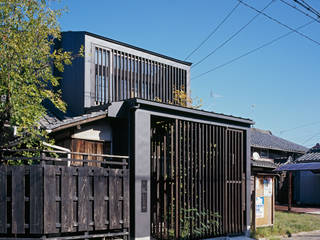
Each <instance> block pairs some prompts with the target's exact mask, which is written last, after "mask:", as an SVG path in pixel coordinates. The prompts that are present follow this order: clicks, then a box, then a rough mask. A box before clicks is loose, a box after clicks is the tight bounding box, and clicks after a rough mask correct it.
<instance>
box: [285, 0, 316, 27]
mask: <svg viewBox="0 0 320 240" xmlns="http://www.w3.org/2000/svg"><path fill="white" fill-rule="evenodd" d="M280 1H281V2H283V3H284V4H286V5H287V6H289V7H292V8H293V9H295V10H297V11H298V12H300V13H302V14H304V15H306V16H307V17H309V18H311V19H313V20H315V21H317V22H318V23H320V20H319V19H317V18H315V17H313V16H311V15H309V14H308V13H306V12H304V11H302V10H301V9H299V8H297V7H296V6H294V5H292V4H290V3H288V2H286V1H285V0H280Z"/></svg>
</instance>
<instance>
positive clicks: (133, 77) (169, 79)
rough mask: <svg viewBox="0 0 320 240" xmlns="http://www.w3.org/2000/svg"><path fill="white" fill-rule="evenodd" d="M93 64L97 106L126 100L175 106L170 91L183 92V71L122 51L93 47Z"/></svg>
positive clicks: (184, 72)
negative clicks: (156, 102)
mask: <svg viewBox="0 0 320 240" xmlns="http://www.w3.org/2000/svg"><path fill="white" fill-rule="evenodd" d="M94 63H95V64H94V67H95V69H94V71H95V75H94V76H95V101H96V104H97V105H101V104H105V103H109V102H113V101H122V100H125V99H130V98H141V99H146V100H151V101H159V102H163V103H171V104H176V102H175V101H174V94H173V92H174V90H180V91H182V90H183V91H186V89H187V71H186V70H184V69H180V68H177V67H173V66H170V65H167V64H163V63H160V62H156V61H153V60H150V59H146V58H142V57H138V56H135V55H132V54H129V53H126V52H122V51H117V50H107V49H104V48H100V47H95V52H94ZM111 66H112V68H111Z"/></svg>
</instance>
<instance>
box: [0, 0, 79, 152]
mask: <svg viewBox="0 0 320 240" xmlns="http://www.w3.org/2000/svg"><path fill="white" fill-rule="evenodd" d="M61 14H62V10H60V9H59V10H54V9H51V8H50V6H49V5H48V2H47V1H46V0H0V96H1V99H0V148H2V147H4V146H6V144H7V143H8V140H9V138H10V136H9V135H10V134H9V133H8V132H7V131H6V130H7V128H8V126H16V130H17V135H18V136H21V139H23V140H22V143H23V144H24V146H26V147H28V148H31V147H39V143H40V141H39V140H41V139H46V131H44V130H42V129H40V128H39V120H40V119H41V118H42V117H43V116H44V114H45V108H44V107H43V105H42V102H43V100H44V99H49V100H50V101H51V102H52V103H53V104H54V105H55V106H56V107H57V108H58V109H60V110H62V111H65V109H66V105H65V103H64V102H63V101H62V100H61V91H60V90H57V89H58V85H59V79H58V78H57V77H56V76H54V75H53V67H55V68H56V69H57V70H58V71H63V69H64V65H69V64H71V61H72V58H73V57H74V56H72V55H71V53H70V52H65V51H63V50H61V49H60V50H53V45H54V41H56V40H57V39H60V37H61V35H60V34H61V33H60V27H59V23H58V21H57V18H58V17H59V16H60V15H61Z"/></svg>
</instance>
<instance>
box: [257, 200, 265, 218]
mask: <svg viewBox="0 0 320 240" xmlns="http://www.w3.org/2000/svg"><path fill="white" fill-rule="evenodd" d="M256 218H264V197H256Z"/></svg>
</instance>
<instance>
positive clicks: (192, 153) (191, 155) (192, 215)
mask: <svg viewBox="0 0 320 240" xmlns="http://www.w3.org/2000/svg"><path fill="white" fill-rule="evenodd" d="M194 136H195V135H194V123H193V122H191V123H190V189H191V191H190V192H191V196H190V201H191V202H190V205H191V206H190V209H194V208H195V206H194V195H195V193H194V162H195V161H194V159H195V157H194ZM190 215H191V218H193V217H194V212H193V211H192V212H191V213H190ZM193 228H194V226H193V224H190V235H192V234H193Z"/></svg>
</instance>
